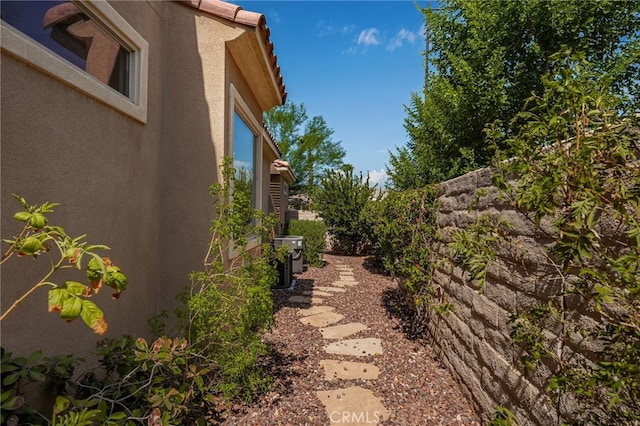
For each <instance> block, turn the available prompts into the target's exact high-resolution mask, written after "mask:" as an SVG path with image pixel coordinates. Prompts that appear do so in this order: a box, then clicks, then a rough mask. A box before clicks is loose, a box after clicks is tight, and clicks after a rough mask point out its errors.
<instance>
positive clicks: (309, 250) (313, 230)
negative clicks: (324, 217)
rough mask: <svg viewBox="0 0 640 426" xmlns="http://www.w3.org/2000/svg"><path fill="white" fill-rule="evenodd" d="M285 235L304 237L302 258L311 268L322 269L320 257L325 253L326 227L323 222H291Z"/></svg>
mask: <svg viewBox="0 0 640 426" xmlns="http://www.w3.org/2000/svg"><path fill="white" fill-rule="evenodd" d="M285 234H286V235H301V236H302V237H304V257H305V260H306V262H307V263H308V264H309V265H311V266H317V267H322V266H324V264H323V262H322V255H323V253H324V252H325V246H326V239H327V226H326V225H325V224H324V222H320V221H311V220H291V221H289V222H288V223H287V227H286V229H285Z"/></svg>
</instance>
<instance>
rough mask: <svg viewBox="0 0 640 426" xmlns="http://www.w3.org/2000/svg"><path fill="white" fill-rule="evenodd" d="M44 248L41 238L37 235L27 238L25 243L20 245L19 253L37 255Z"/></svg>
mask: <svg viewBox="0 0 640 426" xmlns="http://www.w3.org/2000/svg"><path fill="white" fill-rule="evenodd" d="M42 248H43V246H42V241H40V238H38V237H36V236H35V235H32V236H30V237H27V238H26V239H25V240H24V241H23V243H22V244H21V245H20V249H19V250H18V252H19V253H20V254H22V255H27V256H30V255H34V254H36V253H38V252H39V251H40V250H42Z"/></svg>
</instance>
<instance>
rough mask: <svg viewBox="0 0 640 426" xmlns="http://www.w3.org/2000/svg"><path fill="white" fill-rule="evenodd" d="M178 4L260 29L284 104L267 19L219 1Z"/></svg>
mask: <svg viewBox="0 0 640 426" xmlns="http://www.w3.org/2000/svg"><path fill="white" fill-rule="evenodd" d="M176 1H178V2H179V3H184V4H187V5H189V6H192V7H194V8H196V9H198V10H201V11H203V12H207V13H210V14H211V15H214V16H218V17H220V18H224V19H227V20H229V21H232V22H236V23H238V24H241V25H247V26H251V27H254V28H258V29H260V30H261V31H260V33H261V34H263V37H264V39H263V40H262V42H263V43H264V45H265V47H266V48H267V53H268V54H269V56H270V57H269V60H270V65H271V68H272V69H273V73H274V75H275V77H276V81H277V83H278V85H279V87H278V90H279V91H280V96H281V98H282V103H283V104H284V103H285V101H286V99H287V91H286V88H285V86H284V83H283V78H282V74H281V73H280V67H279V66H278V57H277V56H276V54H275V51H274V46H273V42H271V40H270V39H269V36H270V34H271V30H270V29H269V27H267V19H266V18H265V16H264V15H263V14H261V13H257V12H250V11H248V10H244V9H242V7H240V6H237V5H235V4H231V3H227V2H224V1H221V0H176Z"/></svg>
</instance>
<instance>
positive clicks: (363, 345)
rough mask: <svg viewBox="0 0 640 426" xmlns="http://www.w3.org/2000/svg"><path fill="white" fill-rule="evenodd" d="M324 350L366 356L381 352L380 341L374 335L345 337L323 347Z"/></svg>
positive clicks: (338, 353) (339, 353)
mask: <svg viewBox="0 0 640 426" xmlns="http://www.w3.org/2000/svg"><path fill="white" fill-rule="evenodd" d="M324 350H325V352H327V353H330V354H335V355H353V356H367V355H376V354H381V353H382V342H381V341H380V339H378V338H376V337H367V338H364V339H347V340H340V341H338V342H333V343H330V344H328V345H326V346H325V347H324Z"/></svg>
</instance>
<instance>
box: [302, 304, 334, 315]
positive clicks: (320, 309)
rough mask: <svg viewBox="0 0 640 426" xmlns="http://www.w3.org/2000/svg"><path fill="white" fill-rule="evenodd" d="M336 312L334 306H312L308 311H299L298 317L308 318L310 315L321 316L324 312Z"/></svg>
mask: <svg viewBox="0 0 640 426" xmlns="http://www.w3.org/2000/svg"><path fill="white" fill-rule="evenodd" d="M335 310H336V308H334V307H333V306H326V305H318V306H312V307H310V308H306V309H299V310H298V315H303V316H305V317H307V316H309V315H315V314H321V313H323V312H331V311H335Z"/></svg>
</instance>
